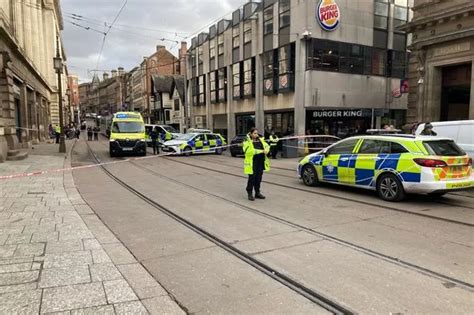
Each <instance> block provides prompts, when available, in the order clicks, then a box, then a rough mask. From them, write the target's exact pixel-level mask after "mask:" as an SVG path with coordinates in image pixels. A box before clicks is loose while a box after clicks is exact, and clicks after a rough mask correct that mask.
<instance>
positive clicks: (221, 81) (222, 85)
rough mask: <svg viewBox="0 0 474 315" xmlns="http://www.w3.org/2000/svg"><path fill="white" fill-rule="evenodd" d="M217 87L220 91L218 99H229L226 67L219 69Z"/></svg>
mask: <svg viewBox="0 0 474 315" xmlns="http://www.w3.org/2000/svg"><path fill="white" fill-rule="evenodd" d="M217 80H218V81H217V87H218V89H219V91H218V101H219V102H225V101H226V100H227V97H226V96H227V80H226V68H221V69H219V70H217Z"/></svg>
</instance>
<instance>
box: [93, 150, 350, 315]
mask: <svg viewBox="0 0 474 315" xmlns="http://www.w3.org/2000/svg"><path fill="white" fill-rule="evenodd" d="M87 148H88V151H89V153H90V154H91V156H92V157H93V159H94V161H95V163H96V164H98V165H100V168H101V169H102V171H104V173H105V174H106V175H107V176H109V177H110V178H111V179H112V180H114V181H115V182H116V183H117V184H119V185H120V186H122V187H123V188H125V189H126V190H128V191H129V192H131V193H132V194H134V195H136V196H137V197H138V198H140V199H141V200H143V201H145V202H146V203H147V204H149V205H150V206H152V207H153V208H155V209H156V210H158V211H160V212H161V213H163V214H165V215H167V216H168V217H170V218H172V219H173V220H175V221H176V222H178V223H180V224H181V225H183V226H185V227H186V228H188V229H190V230H191V231H193V232H195V233H196V234H198V235H199V236H201V237H203V238H204V239H206V240H208V241H210V242H212V243H213V244H215V245H216V246H218V247H220V248H221V249H223V250H225V251H226V252H228V253H230V254H232V255H233V256H234V257H236V258H238V259H239V260H241V261H243V262H245V263H246V264H248V265H250V266H251V267H253V268H255V269H257V270H258V271H260V272H262V273H263V274H265V275H267V276H268V277H270V278H271V279H273V280H275V281H277V282H279V283H281V284H282V285H284V286H285V287H287V288H289V289H291V290H293V291H294V292H295V293H297V294H299V295H301V296H303V297H305V298H306V299H308V300H309V301H311V302H313V303H315V304H317V305H319V306H321V307H322V308H324V309H325V310H327V311H329V312H331V313H333V314H354V313H355V312H354V311H352V310H350V309H349V308H348V307H346V306H344V305H342V304H341V303H339V302H337V301H334V300H332V299H331V298H329V297H326V296H324V295H323V294H321V293H319V292H316V291H314V290H313V289H311V288H309V287H307V286H305V285H303V284H302V283H300V282H298V281H296V280H294V279H292V278H291V277H289V276H287V275H286V274H284V273H281V272H279V271H277V270H275V269H273V268H272V267H270V266H269V265H267V264H265V263H263V262H261V261H260V260H258V259H256V258H254V257H252V256H250V255H248V254H247V253H245V252H244V251H241V250H239V249H238V248H236V247H235V246H233V245H232V244H230V243H228V242H226V241H224V240H223V239H221V238H219V237H218V236H216V235H214V234H212V233H210V232H209V231H207V230H205V229H203V228H201V227H200V226H198V225H196V224H194V223H192V222H190V221H189V220H187V219H185V218H184V217H182V216H180V215H178V214H177V213H176V212H174V211H173V210H171V209H169V208H167V207H165V206H163V205H161V204H160V203H158V202H157V201H155V200H153V199H151V198H150V197H148V196H146V195H145V194H143V193H141V192H140V191H138V190H136V189H135V188H133V187H132V186H130V185H128V184H127V183H126V182H124V181H122V180H121V179H120V178H118V177H117V176H116V175H114V174H113V173H112V172H111V171H110V170H108V169H107V168H106V167H105V165H102V163H101V161H100V159H99V157H98V156H97V155H96V154H95V152H94V151H93V150H92V148H91V147H90V145H89V143H87Z"/></svg>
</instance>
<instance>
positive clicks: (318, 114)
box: [313, 110, 362, 118]
mask: <svg viewBox="0 0 474 315" xmlns="http://www.w3.org/2000/svg"><path fill="white" fill-rule="evenodd" d="M313 117H314V118H351V117H362V110H324V111H315V112H313Z"/></svg>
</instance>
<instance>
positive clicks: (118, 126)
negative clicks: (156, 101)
mask: <svg viewBox="0 0 474 315" xmlns="http://www.w3.org/2000/svg"><path fill="white" fill-rule="evenodd" d="M112 132H113V133H142V132H145V127H144V126H143V124H141V123H139V122H136V121H121V122H114V123H113V125H112Z"/></svg>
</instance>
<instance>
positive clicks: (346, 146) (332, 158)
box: [318, 138, 360, 183]
mask: <svg viewBox="0 0 474 315" xmlns="http://www.w3.org/2000/svg"><path fill="white" fill-rule="evenodd" d="M359 141H360V139H359V138H352V139H347V140H344V141H341V142H339V143H337V144H336V145H334V146H332V147H330V148H329V149H327V150H326V152H325V153H324V155H325V157H324V159H323V162H322V174H318V176H319V178H322V180H323V181H327V182H333V183H351V182H350V175H349V167H350V163H351V161H352V159H351V158H352V156H353V153H354V150H355V148H356V145H357V144H358V143H359ZM321 175H322V176H321Z"/></svg>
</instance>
